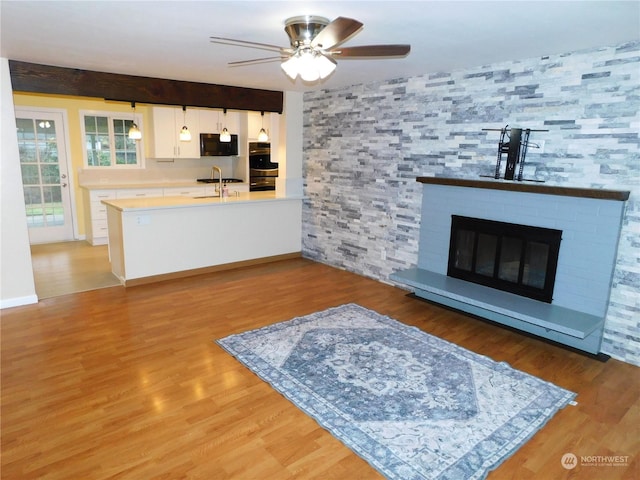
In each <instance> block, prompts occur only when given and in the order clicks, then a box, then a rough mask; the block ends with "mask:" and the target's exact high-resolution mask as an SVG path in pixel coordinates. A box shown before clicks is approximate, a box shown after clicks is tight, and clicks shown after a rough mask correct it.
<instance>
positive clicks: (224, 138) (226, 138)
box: [220, 108, 231, 143]
mask: <svg viewBox="0 0 640 480" xmlns="http://www.w3.org/2000/svg"><path fill="white" fill-rule="evenodd" d="M223 111H224V118H225V122H224V123H223V124H222V125H223V128H222V131H221V132H220V141H221V142H225V143H228V142H230V141H231V134H230V133H229V130H227V127H226V126H225V124H226V123H227V122H226V118H227V109H226V108H225V109H223Z"/></svg>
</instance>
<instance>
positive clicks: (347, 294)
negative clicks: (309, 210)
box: [1, 259, 640, 480]
mask: <svg viewBox="0 0 640 480" xmlns="http://www.w3.org/2000/svg"><path fill="white" fill-rule="evenodd" d="M350 302H355V303H358V304H360V305H362V306H363V307H366V308H370V309H373V310H376V311H378V312H380V313H382V314H385V315H389V316H391V317H393V318H396V319H397V320H399V321H402V322H404V323H406V324H409V325H414V326H416V327H418V328H420V329H423V330H424V331H426V332H429V333H431V334H434V335H437V336H439V337H441V338H444V339H446V340H449V341H451V342H454V343H456V344H458V345H461V346H463V347H465V348H468V349H470V350H473V351H475V352H479V353H481V354H484V355H488V356H490V357H491V358H493V359H494V360H497V361H505V362H508V363H509V364H511V365H512V366H513V367H515V368H518V369H521V370H524V371H526V372H528V373H531V374H533V375H536V376H538V377H541V378H543V379H545V380H548V381H551V382H554V383H555V384H557V385H560V386H562V387H564V388H567V389H570V390H572V391H574V392H577V393H578V397H577V401H578V405H577V406H569V407H567V408H565V409H563V410H562V411H560V412H559V413H558V414H557V415H555V416H554V417H553V418H552V419H551V420H550V421H549V422H548V423H547V425H545V426H544V427H543V428H542V430H541V431H540V432H538V433H537V434H536V435H535V436H534V437H533V438H532V439H531V440H530V441H529V442H527V443H526V444H525V445H524V446H523V447H522V448H520V449H519V450H518V451H517V452H516V453H515V454H514V455H513V456H512V457H510V458H509V459H508V460H506V461H505V462H504V463H503V464H502V465H501V466H500V467H499V468H498V469H497V470H495V471H494V472H491V473H490V474H489V477H488V478H489V479H490V480H502V479H518V480H526V479H543V480H546V479H581V480H582V479H594V480H595V479H598V480H601V479H607V480H615V479H633V478H639V477H638V473H639V471H638V466H639V463H638V457H637V456H638V452H639V449H640V447H639V438H640V436H639V435H638V425H639V424H640V418H639V415H640V400H639V396H640V392H639V372H640V369H639V368H637V367H634V366H632V365H629V364H625V363H622V362H619V361H616V360H609V361H608V362H606V363H601V362H599V361H596V360H593V359H590V358H587V357H585V356H582V355H580V354H577V353H574V352H571V351H568V350H565V349H562V348H560V347H557V346H554V345H550V344H547V343H543V342H542V341H539V340H536V339H533V338H529V337H526V336H523V335H520V334H518V333H516V332H512V331H509V330H506V329H503V328H500V327H498V326H494V325H491V324H488V323H485V322H482V321H479V320H476V319H472V318H469V317H467V316H465V315H462V314H459V313H455V312H451V311H448V310H445V309H443V308H440V307H438V306H434V305H431V304H428V303H425V302H422V301H419V300H416V299H413V298H410V297H407V296H406V292H404V291H403V290H401V289H398V288H394V287H392V286H389V285H385V284H382V283H379V282H376V281H374V280H371V279H366V278H363V277H360V276H358V275H354V274H352V273H348V272H345V271H341V270H338V269H335V268H331V267H329V266H326V265H322V264H318V263H314V262H312V261H309V260H305V259H294V260H287V261H282V262H277V263H273V264H266V265H257V266H253V267H248V268H243V269H238V270H233V271H229V272H219V273H215V274H209V275H202V276H198V277H191V278H185V279H178V280H171V281H166V282H161V283H157V284H151V285H143V286H138V287H131V288H127V289H125V288H123V287H116V288H106V289H100V290H92V291H88V292H83V293H77V294H71V295H63V296H59V297H55V298H49V299H45V300H43V301H41V302H40V303H38V304H36V305H30V306H23V307H16V308H11V309H5V310H3V311H2V320H1V347H2V358H1V380H2V385H1V407H2V417H1V423H2V425H1V426H2V428H1V441H2V459H1V467H2V479H3V480H9V479H61V480H62V479H64V480H68V479H107V478H109V479H115V478H117V479H136V480H139V479H152V478H153V479H179V478H189V479H241V480H250V479H259V480H265V479H269V480H271V479H294V478H295V479H323V480H327V479H341V480H343V479H350V480H351V479H381V478H382V477H381V476H380V474H378V473H377V472H376V471H375V470H374V469H373V468H372V467H370V466H369V465H368V464H367V463H366V462H365V461H364V460H362V459H361V458H360V457H358V456H357V455H355V454H354V453H352V452H351V451H350V450H349V449H348V448H347V447H345V446H344V445H342V443H340V442H339V441H338V440H337V439H335V438H334V437H333V436H331V435H330V434H329V433H327V432H326V431H325V430H323V429H322V428H321V427H319V426H318V425H317V424H316V422H315V421H314V420H312V419H311V418H309V417H308V416H306V415H305V414H304V413H302V412H301V411H300V410H298V409H297V408H296V407H295V406H293V404H291V403H290V402H289V401H288V400H286V399H285V398H284V397H282V396H281V395H280V394H278V393H277V392H275V391H274V390H273V389H272V388H271V387H269V386H268V385H267V384H266V383H265V382H263V381H262V380H260V379H259V378H258V377H257V376H256V375H254V374H253V373H251V372H250V371H249V370H247V369H246V368H244V367H243V366H242V365H241V364H240V363H239V362H238V361H236V360H235V359H234V358H233V357H231V356H230V355H228V354H227V353H226V352H224V351H223V350H222V349H221V348H220V347H219V346H218V345H217V344H216V343H214V340H215V339H218V338H221V337H224V336H227V335H229V334H232V333H237V332H242V331H246V330H249V329H253V328H258V327H261V326H264V325H268V324H272V323H275V322H279V321H282V320H287V319H290V318H292V317H296V316H301V315H305V314H309V313H312V312H314V311H318V310H322V309H325V308H328V307H331V306H336V305H340V304H344V303H350ZM565 453H573V454H575V455H576V456H577V457H578V462H580V457H581V456H596V455H601V456H604V455H619V456H627V457H628V461H627V464H626V466H624V467H607V466H591V467H588V466H581V465H579V466H578V467H577V468H575V469H574V470H565V469H564V468H562V466H561V463H560V460H561V457H562V455H563V454H565Z"/></svg>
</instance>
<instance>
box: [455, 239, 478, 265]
mask: <svg viewBox="0 0 640 480" xmlns="http://www.w3.org/2000/svg"><path fill="white" fill-rule="evenodd" d="M474 242H475V233H474V232H472V231H469V230H458V232H457V235H456V257H455V262H454V264H455V267H456V268H458V269H460V270H466V271H467V272H470V271H471V266H472V264H473V263H472V262H473V244H474Z"/></svg>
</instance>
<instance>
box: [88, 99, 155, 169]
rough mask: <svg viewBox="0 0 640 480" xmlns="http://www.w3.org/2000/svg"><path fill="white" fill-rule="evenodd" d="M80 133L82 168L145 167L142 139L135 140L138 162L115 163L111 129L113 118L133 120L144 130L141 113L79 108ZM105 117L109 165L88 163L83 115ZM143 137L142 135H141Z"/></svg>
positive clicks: (113, 137)
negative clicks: (132, 163)
mask: <svg viewBox="0 0 640 480" xmlns="http://www.w3.org/2000/svg"><path fill="white" fill-rule="evenodd" d="M79 114H80V135H81V136H82V161H83V163H84V168H86V169H90V170H123V169H124V170H127V169H140V168H145V156H144V143H143V140H142V139H141V140H136V158H137V159H138V162H137V163H136V164H135V165H118V164H116V158H115V155H116V151H115V134H114V131H113V120H133V121H134V122H135V123H136V124H137V125H138V128H139V129H140V130H141V131H142V132H144V126H143V125H142V115H140V114H137V113H136V114H133V113H126V112H115V111H102V110H80V111H79ZM86 116H90V117H107V119H108V120H107V124H108V127H109V147H110V152H111V165H108V166H107V165H89V159H88V158H87V145H86V141H87V132H86V130H85V117H86ZM143 138H144V137H143Z"/></svg>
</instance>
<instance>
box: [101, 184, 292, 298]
mask: <svg viewBox="0 0 640 480" xmlns="http://www.w3.org/2000/svg"><path fill="white" fill-rule="evenodd" d="M103 203H104V204H105V205H106V207H107V221H108V231H109V249H110V254H111V267H112V272H113V273H114V274H115V275H116V276H117V277H118V278H119V279H120V282H121V283H122V284H123V285H125V286H131V285H137V284H142V283H149V282H153V281H158V280H163V279H166V278H176V277H181V276H189V275H195V274H200V273H207V272H211V271H216V270H223V269H228V268H234V267H237V266H242V265H247V264H253V263H264V262H269V261H275V260H279V259H283V258H291V257H297V256H300V252H301V249H302V245H301V231H302V198H299V197H291V198H289V197H276V196H275V195H274V193H273V192H252V193H240V194H238V195H237V196H232V197H228V198H210V197H209V198H206V197H205V198H190V197H164V198H134V199H127V200H118V199H115V200H105V201H104V202H103Z"/></svg>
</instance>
